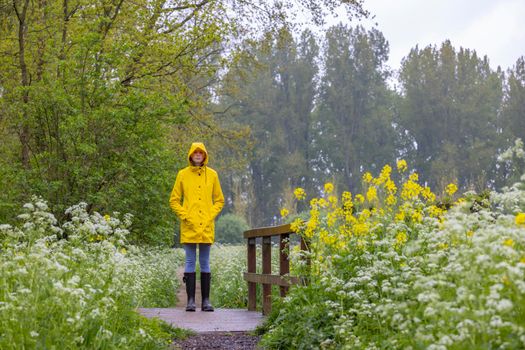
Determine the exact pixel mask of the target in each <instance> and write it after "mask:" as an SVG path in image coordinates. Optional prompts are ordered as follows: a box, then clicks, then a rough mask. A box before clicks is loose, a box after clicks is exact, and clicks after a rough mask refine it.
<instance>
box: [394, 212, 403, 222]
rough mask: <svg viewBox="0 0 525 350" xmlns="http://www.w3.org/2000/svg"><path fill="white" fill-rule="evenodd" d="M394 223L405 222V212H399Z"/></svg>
mask: <svg viewBox="0 0 525 350" xmlns="http://www.w3.org/2000/svg"><path fill="white" fill-rule="evenodd" d="M396 221H405V212H404V211H400V212H399V213H397V214H396Z"/></svg>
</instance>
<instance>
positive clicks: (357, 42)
mask: <svg viewBox="0 0 525 350" xmlns="http://www.w3.org/2000/svg"><path fill="white" fill-rule="evenodd" d="M324 45H325V56H324V57H322V60H323V61H324V63H325V66H326V73H325V74H324V75H323V76H322V77H321V83H320V87H319V102H318V106H317V110H316V113H315V120H314V123H315V124H314V136H313V140H314V141H313V142H314V144H315V145H316V147H315V148H314V150H313V152H312V155H311V157H312V160H311V162H312V163H313V164H314V167H315V168H316V169H318V171H317V172H316V175H317V176H316V177H317V178H321V179H322V178H326V176H327V175H326V174H333V175H331V176H334V177H335V181H336V184H338V185H341V186H343V187H345V188H348V187H350V186H352V187H351V188H352V190H354V191H356V190H359V184H360V179H359V176H360V174H361V172H362V169H363V167H365V168H367V169H374V170H377V169H378V168H379V167H381V166H382V165H383V164H387V163H392V162H393V161H394V159H395V157H396V150H397V149H399V142H400V141H399V139H400V135H399V134H398V133H397V131H396V130H395V128H394V124H393V120H394V117H395V115H394V113H393V112H392V111H393V102H394V99H393V93H392V92H390V91H389V89H388V86H387V79H388V78H389V76H390V71H389V69H388V68H387V67H386V61H387V60H388V52H389V47H388V42H387V41H386V39H385V38H384V36H383V34H382V33H381V32H379V31H378V30H376V29H372V30H368V31H367V30H365V29H364V28H363V27H361V26H357V27H355V28H353V27H348V26H345V25H342V24H341V25H338V26H334V27H331V28H330V29H329V30H328V31H327V32H326V38H325V40H324ZM320 185H322V184H321V183H319V184H318V187H320Z"/></svg>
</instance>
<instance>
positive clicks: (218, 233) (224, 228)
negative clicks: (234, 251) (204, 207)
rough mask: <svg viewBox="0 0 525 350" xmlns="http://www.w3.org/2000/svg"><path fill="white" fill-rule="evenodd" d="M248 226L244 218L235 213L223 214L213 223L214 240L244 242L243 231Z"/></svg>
mask: <svg viewBox="0 0 525 350" xmlns="http://www.w3.org/2000/svg"><path fill="white" fill-rule="evenodd" d="M248 229H249V226H248V224H247V223H246V220H244V218H242V217H240V216H237V215H235V214H224V215H221V216H220V217H219V219H218V220H217V223H216V224H215V241H216V242H217V243H228V244H229V243H231V244H239V243H244V237H243V233H244V231H246V230H248Z"/></svg>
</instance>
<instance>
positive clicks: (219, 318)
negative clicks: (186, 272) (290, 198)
mask: <svg viewBox="0 0 525 350" xmlns="http://www.w3.org/2000/svg"><path fill="white" fill-rule="evenodd" d="M292 234H294V233H293V232H292V230H291V228H290V225H280V226H274V227H263V228H255V229H252V230H248V231H245V232H244V238H245V239H246V240H247V268H248V271H246V272H245V273H244V279H245V280H246V282H247V283H248V309H247V310H246V309H220V308H219V309H215V312H201V311H200V310H197V312H186V311H185V308H184V306H185V304H184V303H183V302H184V301H185V294H184V293H185V292H184V291H182V293H181V294H179V295H181V296H182V298H183V300H182V301H183V302H182V303H180V304H178V305H177V307H175V308H141V309H139V310H138V311H139V312H140V313H141V314H143V315H144V316H146V317H158V318H160V319H162V320H164V321H166V322H168V323H170V324H172V325H173V326H174V327H178V328H185V329H190V330H193V331H195V332H198V333H204V332H245V331H251V330H254V329H255V328H257V326H259V325H261V324H262V322H263V321H264V318H265V315H268V314H269V313H270V311H271V307H272V302H271V294H272V286H274V285H276V286H279V289H280V295H281V296H285V295H286V293H287V291H288V288H289V287H290V286H291V285H293V284H297V283H299V282H300V281H301V280H300V278H298V277H295V276H289V275H288V274H289V272H290V262H289V259H288V251H289V249H288V248H289V247H288V245H289V241H290V235H292ZM272 237H278V241H279V273H278V274H272V262H271V260H272ZM258 241H261V244H260V246H261V248H262V273H257V272H256V271H257V259H256V256H257V243H258ZM300 242H301V243H300V245H301V249H303V250H305V249H306V244H305V242H304V240H303V239H302V237H301V241H300ZM258 283H259V284H262V296H263V300H262V310H261V311H262V312H261V311H257V310H256V307H257V300H256V297H257V293H256V291H257V284H258ZM181 288H182V289H184V286H181ZM199 294H200V293H198V292H197V293H196V296H197V297H199ZM180 299H181V298H180V297H179V300H180ZM197 302H198V300H197ZM199 304H200V303H197V305H199Z"/></svg>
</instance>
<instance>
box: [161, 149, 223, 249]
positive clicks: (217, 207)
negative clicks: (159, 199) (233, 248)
mask: <svg viewBox="0 0 525 350" xmlns="http://www.w3.org/2000/svg"><path fill="white" fill-rule="evenodd" d="M197 150H200V151H202V152H203V153H204V160H203V162H202V164H201V165H200V166H199V165H193V163H192V159H191V156H192V155H193V153H194V152H195V151H197ZM208 160H209V155H208V152H207V151H206V147H204V144H203V143H201V142H194V143H192V145H191V147H190V150H189V152H188V163H189V166H187V167H186V168H184V169H182V170H181V171H179V173H178V174H177V179H176V180H175V185H174V186H173V190H172V191H171V196H170V207H171V209H173V211H174V212H175V214H177V216H178V217H179V218H180V220H181V225H180V242H181V243H183V244H184V243H210V244H211V243H213V242H214V240H215V224H214V220H215V217H217V215H218V214H219V213H220V211H221V210H222V207H223V206H224V196H223V194H222V189H221V184H220V183H219V176H218V175H217V172H216V171H215V170H213V169H212V168H210V167H208V166H207V164H208ZM181 200H182V204H181Z"/></svg>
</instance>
